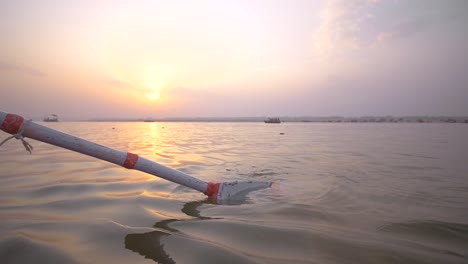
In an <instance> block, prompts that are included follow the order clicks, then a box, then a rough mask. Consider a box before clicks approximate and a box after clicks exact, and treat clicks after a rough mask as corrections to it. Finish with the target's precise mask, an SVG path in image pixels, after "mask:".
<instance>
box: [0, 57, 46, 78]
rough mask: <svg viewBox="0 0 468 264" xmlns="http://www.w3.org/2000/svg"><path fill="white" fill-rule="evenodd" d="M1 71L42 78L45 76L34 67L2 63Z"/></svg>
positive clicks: (0, 62)
mask: <svg viewBox="0 0 468 264" xmlns="http://www.w3.org/2000/svg"><path fill="white" fill-rule="evenodd" d="M0 71H3V72H11V73H19V74H25V75H29V76H34V77H41V76H44V75H45V74H44V73H43V72H42V71H40V70H38V69H35V68H32V67H28V66H23V65H18V64H13V63H7V62H2V61H0Z"/></svg>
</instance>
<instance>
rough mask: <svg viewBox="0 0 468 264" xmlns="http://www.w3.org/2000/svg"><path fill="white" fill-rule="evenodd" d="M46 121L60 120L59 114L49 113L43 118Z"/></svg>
mask: <svg viewBox="0 0 468 264" xmlns="http://www.w3.org/2000/svg"><path fill="white" fill-rule="evenodd" d="M43 121H44V122H58V121H59V120H58V116H57V115H55V114H53V115H48V116H46V117H44V119H43Z"/></svg>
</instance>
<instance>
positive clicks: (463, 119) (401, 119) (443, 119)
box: [68, 116, 468, 124]
mask: <svg viewBox="0 0 468 264" xmlns="http://www.w3.org/2000/svg"><path fill="white" fill-rule="evenodd" d="M265 119H266V117H262V116H258V117H167V118H151V119H150V121H151V122H262V123H263V122H264V121H265ZM279 119H280V120H281V123H284V122H316V123H466V124H468V116H455V117H452V116H361V117H342V116H328V117H312V116H303V117H289V116H280V117H279ZM68 121H72V120H68ZM74 121H85V122H149V119H148V118H146V119H145V118H135V119H131V118H94V119H88V120H74Z"/></svg>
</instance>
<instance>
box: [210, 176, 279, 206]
mask: <svg viewBox="0 0 468 264" xmlns="http://www.w3.org/2000/svg"><path fill="white" fill-rule="evenodd" d="M271 185H272V182H263V181H233V182H223V183H221V185H220V187H219V190H218V194H217V195H216V199H217V200H218V201H219V202H226V201H235V200H242V199H244V198H245V196H246V195H247V194H248V193H250V192H253V191H257V190H261V189H265V188H269V187H271Z"/></svg>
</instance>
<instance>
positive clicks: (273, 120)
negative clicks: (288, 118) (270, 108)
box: [264, 117, 281, 124]
mask: <svg viewBox="0 0 468 264" xmlns="http://www.w3.org/2000/svg"><path fill="white" fill-rule="evenodd" d="M264 121H265V123H267V124H279V123H281V120H280V119H279V118H278V117H269V118H267V119H265V120H264Z"/></svg>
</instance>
